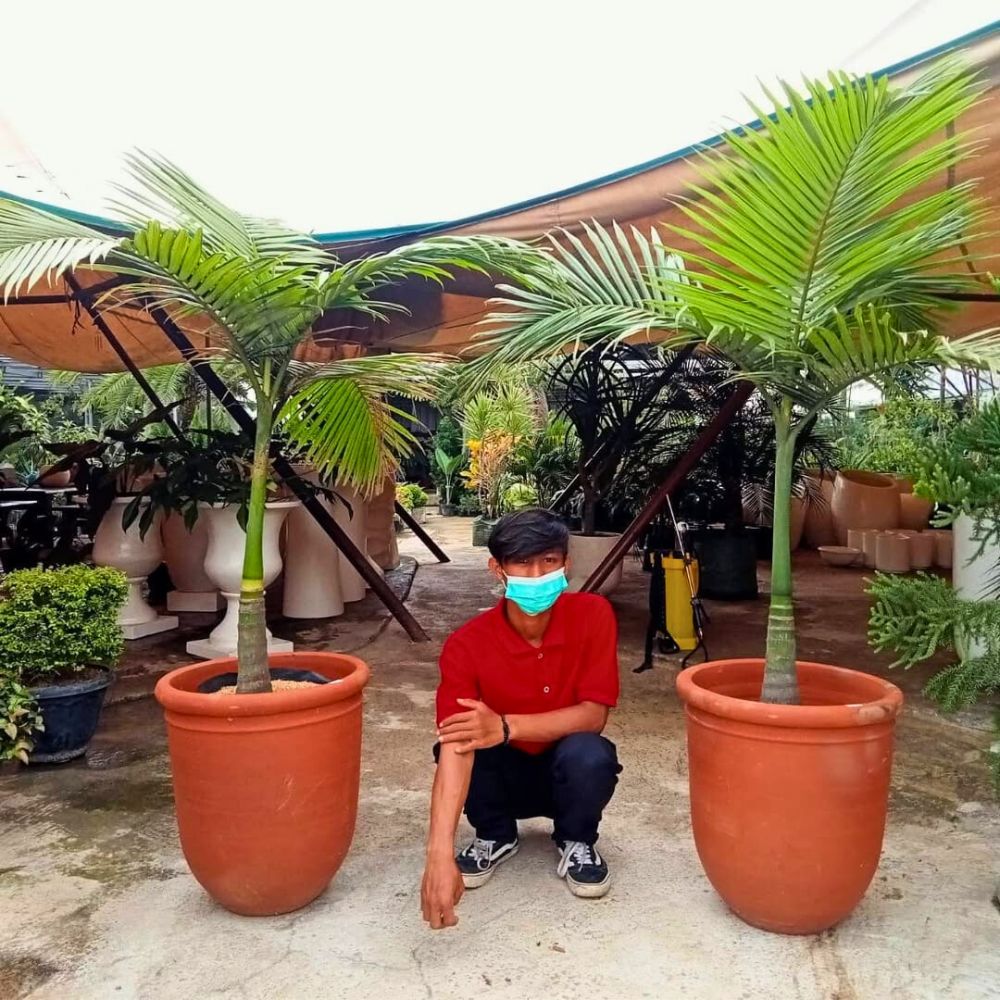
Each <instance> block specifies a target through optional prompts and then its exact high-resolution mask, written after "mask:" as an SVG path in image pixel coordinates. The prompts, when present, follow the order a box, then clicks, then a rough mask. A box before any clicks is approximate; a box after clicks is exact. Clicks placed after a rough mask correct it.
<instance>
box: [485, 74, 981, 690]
mask: <svg viewBox="0 0 1000 1000" xmlns="http://www.w3.org/2000/svg"><path fill="white" fill-rule="evenodd" d="M782 86H783V98H784V99H783V100H779V99H778V98H777V97H775V96H774V95H772V94H770V93H768V94H767V97H768V99H769V102H770V104H771V105H772V110H770V111H768V112H765V111H763V110H762V109H760V108H758V107H756V106H754V105H751V107H752V108H753V111H754V113H755V114H756V115H757V116H758V117H759V119H760V121H761V122H762V123H764V124H763V126H762V127H761V128H760V129H759V130H753V129H737V130H734V131H731V132H728V133H726V134H725V136H724V143H723V148H722V150H721V153H720V152H709V153H706V154H703V155H702V156H701V157H700V158H699V164H700V169H701V174H702V177H703V179H704V182H703V183H702V184H700V185H698V186H695V187H694V188H693V190H692V192H691V194H692V197H691V198H690V199H688V200H686V201H685V203H684V204H683V206H682V207H683V211H684V213H685V214H686V216H687V218H688V219H689V220H690V225H689V226H683V227H671V230H672V232H673V233H674V234H676V235H678V236H681V237H683V238H684V239H686V240H688V241H691V242H693V244H694V246H695V251H694V252H693V253H689V254H688V255H687V258H686V264H682V262H681V259H680V258H679V256H677V255H676V254H675V253H670V252H668V249H667V248H666V247H665V246H664V245H663V244H662V242H661V240H660V239H659V237H658V236H657V235H656V234H655V233H654V234H653V235H652V236H651V237H649V238H647V237H645V236H644V235H643V234H641V233H639V232H637V231H635V230H634V229H633V230H632V231H631V233H630V234H626V233H625V232H624V231H623V230H622V229H621V228H620V227H619V226H617V225H614V226H613V227H611V228H610V229H606V228H604V227H602V226H600V225H597V224H596V223H595V224H593V225H590V226H584V227H583V228H584V237H583V238H580V237H578V236H575V235H573V234H571V233H565V232H564V233H559V234H556V236H555V237H553V239H552V241H551V248H550V250H549V253H550V256H551V260H552V266H551V268H550V270H549V271H548V272H547V273H546V274H545V275H544V276H542V277H541V278H539V277H538V276H533V277H532V279H531V280H530V281H529V282H528V283H527V284H526V285H525V286H523V287H522V288H520V289H516V288H506V289H504V290H503V292H504V297H503V299H501V302H502V304H503V305H504V307H505V311H503V312H497V313H494V314H493V315H491V316H490V317H489V318H488V323H489V324H490V329H489V331H488V332H487V334H486V335H485V337H484V342H485V344H486V345H488V346H490V347H491V348H492V351H491V353H490V354H489V355H488V356H487V357H486V359H485V360H483V361H481V362H478V363H477V366H476V367H477V368H478V377H486V376H487V375H488V374H489V370H490V368H491V366H493V365H497V364H503V363H506V362H509V361H510V360H512V359H515V358H516V359H518V360H520V361H524V360H528V359H531V358H542V357H546V356H552V355H555V354H558V353H559V352H563V351H565V350H566V349H567V348H568V347H574V348H576V349H586V348H591V349H595V348H596V349H602V348H606V347H607V345H609V344H616V343H619V342H621V341H622V340H624V339H625V338H627V337H630V336H635V335H644V334H649V333H651V331H657V336H658V338H659V339H661V340H662V341H663V342H664V344H665V346H667V347H670V348H676V347H677V346H679V345H680V344H685V343H691V342H692V341H693V342H695V343H698V344H700V345H701V346H702V347H703V349H705V350H709V351H714V352H718V353H720V354H722V355H723V356H725V357H726V358H727V359H728V360H729V361H730V362H731V363H732V364H733V365H735V366H736V368H737V370H738V372H739V377H740V378H742V379H745V380H747V381H749V382H751V383H753V385H754V386H755V387H756V388H757V390H758V391H759V392H760V394H761V396H762V397H763V398H764V399H765V400H766V403H767V405H768V407H769V408H770V410H771V413H772V414H773V417H774V423H775V429H776V446H775V458H774V465H775V470H774V483H775V490H774V550H773V560H772V589H771V606H770V613H769V618H768V635H767V655H766V669H765V679H764V685H763V691H762V698H763V700H765V701H773V702H782V703H795V702H797V701H798V687H797V678H796V669H795V658H796V649H795V632H794V614H793V604H792V578H791V554H790V547H789V501H790V494H791V484H792V468H793V460H794V454H795V446H796V440H797V438H798V437H799V435H800V434H802V433H803V430H804V429H805V428H807V427H809V426H810V423H811V422H812V420H813V418H815V417H816V416H817V415H818V414H820V413H821V412H823V411H824V410H827V409H829V408H831V407H832V406H834V405H835V404H836V402H837V400H838V398H839V397H840V395H841V394H842V393H843V392H844V391H845V390H846V389H847V388H848V387H849V386H850V385H852V384H853V383H855V382H857V381H859V380H862V379H868V380H872V381H874V382H876V383H882V384H890V383H898V382H906V381H907V379H908V378H909V379H912V374H913V371H914V370H915V369H919V368H924V367H940V366H961V365H968V366H971V367H976V368H989V369H992V370H995V369H996V368H997V367H998V366H1000V338H998V337H997V336H996V335H994V334H991V333H988V332H987V333H984V334H979V335H973V336H967V337H963V338H960V339H954V340H949V339H946V338H945V337H943V336H940V335H939V334H938V333H936V332H935V329H934V320H935V315H936V314H938V313H940V311H941V309H942V306H943V305H944V303H943V301H942V299H941V295H942V293H952V292H957V291H962V290H967V289H968V287H969V283H970V281H972V280H973V279H972V278H970V276H969V275H968V274H967V273H965V272H964V268H965V261H964V260H963V259H962V257H961V254H962V252H964V247H963V244H964V242H965V241H967V240H970V239H974V238H975V236H976V235H977V232H978V228H979V226H980V225H981V224H982V222H983V216H984V209H983V206H982V203H981V202H980V201H979V200H978V199H977V198H976V197H975V196H974V193H973V187H974V185H973V183H972V182H963V183H957V184H953V185H950V186H949V185H947V184H945V183H944V180H945V178H947V177H948V175H949V172H950V170H951V168H952V167H954V166H955V165H956V164H957V163H959V161H960V160H962V159H963V158H964V157H966V156H967V155H968V154H969V153H970V152H971V151H972V150H973V148H974V146H973V143H972V141H971V140H970V138H969V137H968V136H967V135H963V134H961V133H959V134H955V132H954V130H953V129H952V126H953V123H954V122H955V121H956V120H957V119H958V118H959V117H960V116H961V115H962V113H963V112H964V111H966V110H967V109H968V108H969V107H970V106H971V105H972V104H973V103H974V102H975V101H976V99H977V95H978V88H977V86H976V85H975V83H974V81H973V79H972V77H971V74H970V73H969V72H968V71H967V70H966V69H964V68H963V67H961V66H959V65H957V64H954V63H946V64H943V65H939V66H938V67H936V68H933V69H931V70H930V71H928V72H927V73H926V74H925V75H923V76H922V77H921V78H920V79H918V80H916V81H914V82H913V83H910V84H908V85H906V86H905V87H902V88H895V87H893V86H892V85H891V84H890V82H889V80H888V79H887V78H885V77H881V78H879V79H873V78H872V77H865V78H863V79H859V78H855V77H851V76H848V75H846V74H843V73H836V74H831V76H830V78H829V82H828V84H824V83H822V82H820V81H811V82H809V81H807V83H806V93H805V94H802V93H799V92H798V91H797V90H795V89H793V88H792V87H790V86H788V85H782ZM949 265H953V266H954V271H955V273H948V270H949ZM511 307H513V309H511Z"/></svg>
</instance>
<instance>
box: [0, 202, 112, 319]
mask: <svg viewBox="0 0 1000 1000" xmlns="http://www.w3.org/2000/svg"><path fill="white" fill-rule="evenodd" d="M120 243H121V240H120V239H118V238H116V237H110V236H107V235H105V234H104V233H101V232H98V231H97V230H96V229H91V228H90V227H89V226H84V225H81V224H80V223H79V222H74V221H73V220H72V219H64V218H63V217H62V216H59V215H55V214H53V213H52V212H46V211H44V210H43V209H40V208H35V207H34V206H33V205H25V204H22V203H21V202H18V201H11V200H9V199H2V200H0V292H2V293H3V300H4V302H6V301H7V300H8V299H9V298H10V297H11V296H12V295H17V294H19V293H21V292H24V291H27V290H29V289H30V288H32V287H33V286H34V285H36V284H38V283H39V282H42V281H45V282H52V281H53V280H54V279H55V278H57V277H58V276H59V275H61V274H64V273H65V272H66V271H70V270H72V269H73V268H75V267H79V266H80V265H82V264H96V263H98V262H99V261H102V260H104V259H105V258H107V256H108V255H109V254H110V253H112V252H113V251H114V250H115V249H116V247H118V246H119V244H120Z"/></svg>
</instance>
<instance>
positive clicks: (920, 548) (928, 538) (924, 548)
mask: <svg viewBox="0 0 1000 1000" xmlns="http://www.w3.org/2000/svg"><path fill="white" fill-rule="evenodd" d="M910 565H911V566H912V567H913V568H914V569H930V568H931V566H933V565H934V536H933V535H932V534H931V533H930V532H929V531H918V532H915V533H914V534H912V535H910Z"/></svg>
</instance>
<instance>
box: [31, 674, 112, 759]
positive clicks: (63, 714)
mask: <svg viewBox="0 0 1000 1000" xmlns="http://www.w3.org/2000/svg"><path fill="white" fill-rule="evenodd" d="M95 669H98V670H100V671H101V675H100V676H99V677H89V678H87V679H86V680H79V681H72V682H70V683H67V684H50V685H46V686H45V687H37V688H31V694H32V696H33V697H34V698H35V700H36V701H37V702H38V708H39V711H40V712H41V713H42V721H43V722H44V724H45V730H44V731H43V732H40V733H36V734H35V736H34V737H33V738H34V742H35V748H34V749H33V750H32V751H31V753H30V754H29V755H28V763H29V764H62V763H64V762H65V761H67V760H73V759H74V758H75V757H82V756H83V754H84V753H86V750H87V744H88V743H89V742H90V741H91V740H92V739H93V737H94V733H95V732H97V722H98V720H99V719H100V717H101V707H102V706H103V704H104V695H105V693H106V692H107V690H108V686H109V685H110V684H111V671H110V670H105V669H104V668H103V667H98V668H95Z"/></svg>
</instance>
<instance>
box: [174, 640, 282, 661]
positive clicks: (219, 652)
mask: <svg viewBox="0 0 1000 1000" xmlns="http://www.w3.org/2000/svg"><path fill="white" fill-rule="evenodd" d="M184 650H185V652H187V653H190V654H191V656H197V657H200V658H201V659H203V660H221V659H224V658H225V657H227V656H233V655H235V654H234V653H233V651H232V650H231V649H219V647H218V646H214V645H212V640H211V639H192V640H191V641H190V642H189V643H188V644H187V645H186V646H185V647H184ZM294 650H295V644H294V643H293V642H289V641H288V640H287V639H276V638H275V637H274V636H273V635H269V636H268V637H267V652H268V654H272V653H291V652H293V651H294Z"/></svg>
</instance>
